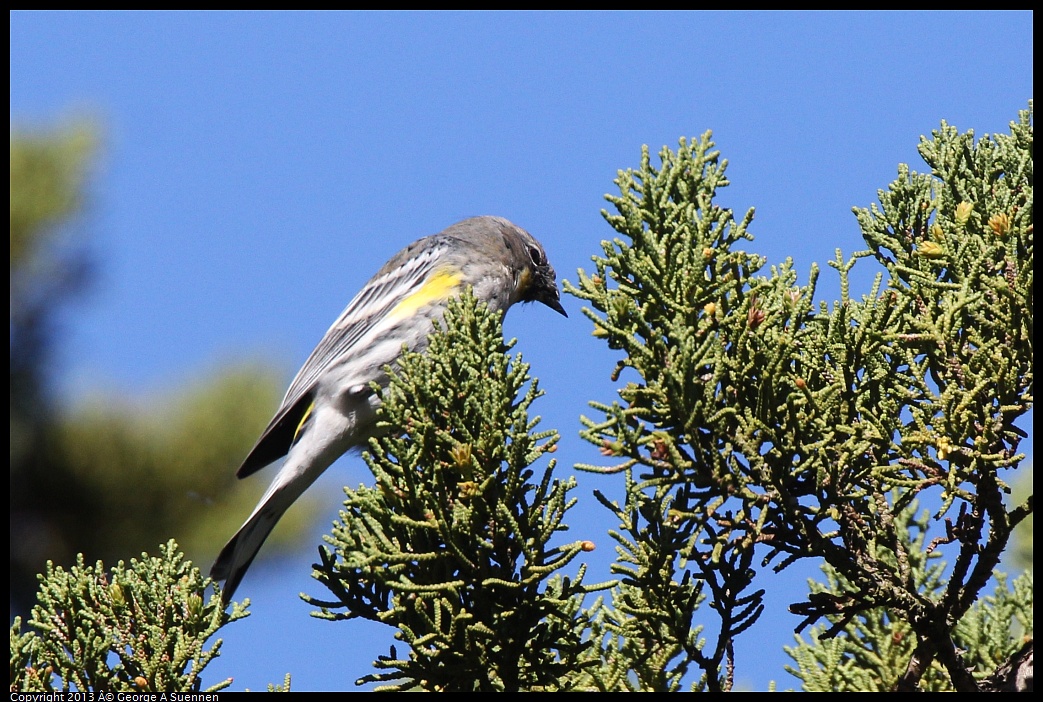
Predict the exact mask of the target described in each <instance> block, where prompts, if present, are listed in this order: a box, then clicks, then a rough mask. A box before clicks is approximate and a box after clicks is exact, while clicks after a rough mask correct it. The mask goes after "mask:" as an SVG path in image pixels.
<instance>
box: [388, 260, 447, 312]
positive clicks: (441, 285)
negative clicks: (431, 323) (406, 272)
mask: <svg viewBox="0 0 1043 702" xmlns="http://www.w3.org/2000/svg"><path fill="white" fill-rule="evenodd" d="M459 285H460V276H459V275H457V274H456V273H449V272H447V271H439V272H437V273H435V274H434V275H433V276H431V277H430V278H429V279H428V281H427V282H426V283H424V284H423V285H422V286H420V289H419V290H417V291H416V292H415V293H413V294H412V295H410V296H409V297H407V298H405V299H404V300H402V302H400V303H398V304H397V305H395V309H393V310H391V316H392V317H409V316H410V315H412V314H414V313H415V312H416V311H417V310H419V309H420V308H421V307H423V306H424V305H426V304H429V303H431V302H441V301H442V300H445V299H446V298H447V297H449V296H450V295H452V294H453V292H455V291H456V289H457V287H458V286H459Z"/></svg>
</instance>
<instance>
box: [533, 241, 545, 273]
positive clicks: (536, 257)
mask: <svg viewBox="0 0 1043 702" xmlns="http://www.w3.org/2000/svg"><path fill="white" fill-rule="evenodd" d="M529 258H531V259H532V265H534V266H536V267H537V268H538V267H540V266H545V265H546V264H547V259H546V257H545V256H544V255H543V251H541V250H540V248H539V247H538V246H530V247H529Z"/></svg>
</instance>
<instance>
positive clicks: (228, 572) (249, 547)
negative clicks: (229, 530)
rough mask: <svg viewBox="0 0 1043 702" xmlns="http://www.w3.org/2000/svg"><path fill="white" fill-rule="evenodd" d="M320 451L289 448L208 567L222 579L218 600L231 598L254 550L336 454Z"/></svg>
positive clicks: (258, 549)
mask: <svg viewBox="0 0 1043 702" xmlns="http://www.w3.org/2000/svg"><path fill="white" fill-rule="evenodd" d="M322 454H324V455H320V456H315V455H310V456H308V455H302V452H296V451H293V450H291V452H290V455H289V456H288V457H287V459H286V462H285V463H284V464H283V466H282V468H280V470H279V473H278V475H276V476H275V480H274V481H272V484H271V485H270V486H269V487H268V490H267V491H266V492H265V493H264V496H263V497H261V500H260V502H258V503H257V507H255V508H254V511H253V514H251V515H250V516H249V517H248V518H247V520H246V522H245V523H244V524H243V525H242V526H241V527H239V531H237V532H236V533H235V536H233V537H232V538H231V539H230V540H229V541H228V543H227V544H225V547H224V548H223V549H221V553H220V554H218V556H217V560H216V561H214V565H213V567H212V568H211V569H210V577H211V578H213V579H214V580H224V581H225V584H224V587H223V588H222V589H221V599H222V601H223V602H224V603H225V604H228V602H229V601H230V600H231V599H232V595H234V594H235V590H236V588H238V587H239V583H240V582H242V580H243V576H244V575H246V571H247V569H249V568H250V564H251V563H253V561H254V558H255V557H256V556H257V552H258V551H260V550H261V546H262V545H264V541H265V539H267V538H268V535H269V534H270V533H272V529H274V528H275V525H276V524H277V523H278V522H279V520H280V519H281V518H282V515H283V514H285V513H286V510H287V509H289V508H290V505H292V504H293V503H294V502H295V501H296V500H297V498H298V497H300V496H301V495H302V494H303V493H304V491H305V490H307V489H308V488H309V487H311V484H312V483H314V482H315V479H316V478H318V477H319V476H320V475H321V474H322V472H323V471H324V470H326V468H327V467H328V466H329V465H330V463H332V462H333V459H335V458H336V456H337V455H339V454H337V453H335V452H333V451H324V452H322ZM305 459H306V460H305Z"/></svg>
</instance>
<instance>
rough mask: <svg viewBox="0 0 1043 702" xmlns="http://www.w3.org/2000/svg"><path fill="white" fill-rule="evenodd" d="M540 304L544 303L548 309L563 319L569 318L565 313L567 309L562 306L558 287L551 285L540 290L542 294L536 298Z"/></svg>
mask: <svg viewBox="0 0 1043 702" xmlns="http://www.w3.org/2000/svg"><path fill="white" fill-rule="evenodd" d="M536 300H537V301H538V302H542V303H543V304H545V305H546V306H547V307H550V308H551V309H552V310H554V311H555V312H557V313H558V314H560V315H561V316H562V317H568V314H566V313H565V308H564V307H562V306H561V299H560V298H559V297H558V286H557V285H554V284H551V286H550V287H549V288H544V289H542V290H540V294H539V295H537V296H536Z"/></svg>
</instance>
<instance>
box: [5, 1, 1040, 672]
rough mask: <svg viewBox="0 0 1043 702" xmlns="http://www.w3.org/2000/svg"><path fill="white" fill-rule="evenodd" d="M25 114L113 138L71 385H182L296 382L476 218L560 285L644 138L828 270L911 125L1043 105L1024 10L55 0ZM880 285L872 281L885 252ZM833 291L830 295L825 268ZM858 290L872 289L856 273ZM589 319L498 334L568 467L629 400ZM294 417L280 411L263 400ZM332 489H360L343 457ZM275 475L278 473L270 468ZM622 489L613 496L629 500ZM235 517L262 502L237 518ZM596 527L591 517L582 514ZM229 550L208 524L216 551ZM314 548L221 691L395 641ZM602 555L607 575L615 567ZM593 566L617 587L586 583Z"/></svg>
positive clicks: (22, 77) (268, 608) (574, 316)
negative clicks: (699, 171)
mask: <svg viewBox="0 0 1043 702" xmlns="http://www.w3.org/2000/svg"><path fill="white" fill-rule="evenodd" d="M10 20H11V30H10V34H11V123H12V125H13V126H14V125H19V126H25V125H52V124H59V123H62V122H63V121H65V120H68V119H70V118H74V117H77V116H88V117H91V118H93V119H95V120H96V121H97V122H98V124H99V125H100V126H101V128H102V133H103V139H104V140H103V149H102V152H101V159H100V162H99V165H98V169H97V173H96V178H95V179H94V182H93V188H92V200H91V208H90V212H89V216H88V226H89V228H90V233H91V235H92V237H94V239H95V240H96V245H95V251H96V252H97V253H98V260H99V261H100V263H101V268H100V271H99V279H98V282H97V284H96V285H95V287H94V289H93V290H92V292H91V293H90V295H89V296H88V297H87V298H86V299H85V300H84V301H83V302H82V304H81V305H80V306H78V307H77V308H76V314H75V315H74V316H70V317H69V318H68V319H67V321H66V333H67V336H66V339H65V352H64V354H63V356H62V358H61V365H60V367H59V371H60V378H61V383H62V387H63V388H64V390H65V391H66V392H67V393H69V394H70V395H72V396H78V395H81V394H83V393H87V392H91V391H96V390H101V391H104V392H122V393H128V394H131V395H135V396H145V395H147V394H148V393H151V392H155V391H158V390H161V389H166V388H176V387H178V386H180V385H181V384H183V383H186V382H188V381H190V380H191V379H193V378H195V377H198V376H199V375H200V374H201V373H202V372H203V371H205V370H207V369H209V368H212V367H213V366H215V365H216V364H218V363H220V362H222V361H227V360H229V359H235V358H256V357H262V358H265V359H269V360H271V361H272V362H273V363H276V364H278V365H279V367H282V368H284V369H285V373H286V377H287V380H289V378H290V377H291V376H292V375H293V372H294V371H295V370H296V368H297V366H298V365H299V364H300V363H301V362H303V360H304V359H305V358H306V357H307V355H308V353H309V352H310V350H311V349H312V347H313V346H314V344H315V343H316V342H317V341H318V339H319V338H320V337H321V335H322V333H323V332H324V331H325V330H326V328H327V327H328V326H329V324H330V322H331V321H332V320H333V319H334V318H335V317H336V315H337V314H338V313H339V312H340V310H341V309H342V308H343V306H344V305H345V304H346V302H347V301H348V300H349V299H350V298H351V296H352V295H353V294H354V293H355V292H356V291H357V290H358V289H359V288H360V287H361V286H362V284H363V283H364V282H365V281H366V280H367V279H368V278H369V276H370V275H371V274H372V273H373V272H375V271H376V270H377V268H379V267H380V265H381V264H382V263H383V262H384V261H385V260H386V259H388V258H389V257H390V256H391V255H393V254H394V253H395V252H396V251H397V250H398V249H400V248H401V247H402V246H404V245H406V244H407V243H409V242H410V241H412V240H414V239H416V238H418V237H420V236H423V235H426V234H431V233H434V232H437V231H439V230H441V229H443V228H445V227H446V226H448V225H449V224H452V223H453V222H455V221H458V220H460V219H463V218H464V217H468V216H471V215H476V214H496V215H502V216H505V217H507V218H509V219H511V220H512V221H514V222H516V223H517V224H519V225H520V226H522V227H524V228H526V229H527V230H529V231H530V232H531V233H532V234H533V235H534V236H536V237H537V238H538V239H540V240H541V241H542V242H543V244H544V246H545V248H546V249H547V253H548V255H549V257H550V259H551V262H552V263H553V264H554V266H555V267H556V269H557V271H558V275H559V279H561V278H566V279H569V280H571V281H575V280H576V269H577V268H581V267H582V268H586V269H589V268H590V256H591V255H593V254H595V253H597V252H598V251H599V242H600V241H601V240H602V239H603V238H610V237H612V236H613V231H612V230H611V229H610V228H609V227H608V225H607V224H605V222H604V221H603V219H602V217H601V215H600V211H601V209H602V208H603V207H605V206H606V203H605V202H604V200H603V195H604V194H605V193H611V192H615V188H614V185H613V183H612V180H613V178H614V177H615V174H616V171H617V170H618V169H623V168H629V167H636V166H637V165H638V162H639V158H640V150H641V146H642V145H643V144H648V145H649V146H650V147H651V148H652V149H653V150H656V151H657V150H658V149H659V148H660V147H662V146H663V145H668V146H671V147H675V146H676V145H677V141H678V138H679V137H682V136H688V137H693V136H698V135H699V134H701V133H702V132H704V131H706V130H708V129H712V130H713V132H714V137H715V140H716V141H717V144H718V147H719V148H720V149H721V150H722V152H723V154H724V156H725V157H726V158H727V159H728V160H729V162H730V164H731V165H730V169H729V175H730V177H731V180H732V183H733V185H732V186H731V187H729V188H727V189H726V190H725V191H723V193H722V194H721V198H720V204H722V205H724V206H727V207H732V208H734V209H735V210H737V211H739V212H744V211H745V210H746V209H747V208H749V207H756V210H757V216H756V219H755V220H754V224H753V226H752V228H751V231H752V232H753V234H754V235H755V236H756V237H757V238H756V240H755V241H754V242H753V243H752V244H751V246H750V248H751V249H752V250H754V251H757V252H758V253H761V254H763V255H765V256H767V257H768V260H769V262H780V261H782V260H783V259H785V258H786V257H787V256H791V257H793V258H794V260H795V261H796V264H797V270H798V271H799V272H800V275H801V280H802V281H804V280H806V278H807V271H808V268H809V266H810V264H811V263H812V262H813V261H818V262H820V263H821V264H823V267H824V264H825V262H826V261H827V260H829V259H832V258H833V257H834V250H835V249H836V248H837V247H840V248H842V249H843V250H844V251H845V252H846V253H850V252H853V251H855V250H858V249H859V248H860V246H861V240H860V238H859V234H858V228H857V226H856V223H855V219H854V216H853V215H852V214H851V208H852V207H853V206H868V205H869V204H870V203H871V202H873V201H874V200H875V198H876V192H877V190H878V189H880V188H885V187H886V186H887V184H888V183H889V182H890V181H891V180H893V178H894V177H895V174H896V167H897V164H898V163H899V162H905V163H910V164H912V166H913V168H914V169H921V170H922V168H923V164H922V162H920V161H919V158H918V156H917V154H916V145H917V142H918V139H919V137H920V135H922V134H928V133H929V132H930V130H932V129H934V128H936V127H937V126H938V124H939V122H940V121H941V120H942V119H944V120H946V121H948V122H949V123H951V124H953V125H955V126H957V127H958V128H960V129H961V130H967V129H973V130H974V131H975V133H976V134H978V135H981V134H983V133H986V132H1000V131H1007V129H1008V123H1009V122H1010V121H1011V120H1013V119H1015V118H1016V115H1017V111H1018V110H1019V109H1024V108H1025V107H1026V106H1027V102H1028V100H1029V99H1030V98H1031V97H1032V68H1031V67H1032V54H1033V52H1032V39H1033V36H1032V13H1030V12H976V13H919V12H904V13H868V14H866V13H853V12H852V13H745V12H689V13H658V12H655V13H652V12H650V13H644V12H631V13H621V12H616V13H543V12H541V13H517V12H506V13H496V12H484V13H456V12H447V13H406V12H394V13H376V12H372V13H311V12H306V13H166V12H151V13H56V12H46V13H45V12H13V13H11V15H10ZM866 270H867V274H866V276H865V277H864V278H862V279H861V280H859V279H856V282H857V283H860V284H861V285H862V289H863V290H864V289H867V287H868V278H869V275H870V273H869V272H868V271H871V269H869V268H868V267H867V268H866ZM822 280H823V283H822V284H821V285H820V295H822V296H823V297H824V298H825V299H827V300H830V301H831V300H832V299H833V298H834V297H835V296H836V295H837V286H836V284H835V277H833V276H832V275H831V273H829V272H827V273H825V274H824V275H823V276H822ZM858 292H861V290H859V291H858ZM562 302H563V304H564V306H565V308H566V309H567V310H568V312H569V318H568V319H565V318H563V317H560V316H558V315H556V314H554V313H553V312H551V311H550V310H548V309H546V308H543V307H542V306H536V305H532V306H527V307H523V308H516V309H515V310H512V311H511V313H510V314H509V315H508V316H507V320H506V329H505V333H506V335H507V336H515V337H517V338H518V340H519V341H518V345H517V347H516V349H517V350H518V351H520V352H521V353H522V354H523V356H524V358H525V360H526V361H527V362H529V363H530V364H531V365H532V373H533V374H534V375H536V376H538V377H539V379H540V383H541V386H542V387H543V388H544V390H545V391H546V392H547V397H545V398H543V399H541V400H540V401H538V403H537V405H536V408H535V409H536V411H538V412H540V413H541V414H542V416H543V424H542V426H543V427H545V428H556V429H558V430H559V431H560V432H561V433H562V437H563V439H562V444H561V447H560V449H559V451H558V453H557V454H556V457H557V459H558V461H559V468H558V470H559V471H561V472H562V473H565V472H568V471H571V466H572V464H574V463H577V462H588V463H590V462H597V460H598V458H599V456H598V455H597V452H596V451H595V450H594V448H593V447H590V446H589V445H587V444H585V443H584V442H582V441H581V440H580V439H579V438H578V436H577V434H576V432H577V430H578V428H579V421H578V416H579V415H580V414H583V413H584V412H586V411H587V410H586V403H587V401H588V400H592V399H599V400H603V401H611V400H612V399H613V397H614V387H613V384H612V383H611V382H610V380H609V378H608V376H609V373H610V372H611V370H612V367H613V365H614V363H615V356H613V355H612V353H611V352H610V351H608V350H607V349H606V348H605V347H604V346H603V345H602V344H601V343H600V342H598V341H597V340H595V339H593V338H592V337H591V335H590V331H591V324H590V322H589V321H588V320H587V319H586V318H585V317H584V316H583V315H582V314H581V313H580V304H579V301H578V300H576V299H575V298H571V297H568V296H566V297H564V298H563V301H562ZM273 409H274V408H273ZM330 472H331V473H334V474H335V475H330V476H327V479H324V480H323V481H322V482H320V483H319V484H318V485H317V486H316V487H315V488H313V489H314V490H320V491H326V492H328V493H329V512H328V515H323V516H322V517H321V518H320V519H319V520H318V521H319V522H320V523H319V526H318V527H317V531H316V537H315V540H314V543H318V541H319V534H320V533H322V531H324V529H325V526H326V525H327V524H328V522H329V521H330V520H331V519H333V518H334V517H335V514H336V511H335V510H336V505H337V504H338V503H339V499H338V497H339V490H338V485H340V484H343V483H344V482H349V483H353V484H354V483H357V482H359V481H363V480H365V477H366V476H365V473H366V469H365V467H364V465H363V464H362V462H361V461H360V460H359V459H358V458H348V459H345V460H343V461H341V462H340V463H339V464H338V465H337V466H336V467H335V468H334V469H333V470H332V471H330ZM270 474H271V471H268V472H266V473H264V474H262V476H261V477H260V478H255V480H259V481H260V482H263V481H265V480H267V479H268V478H269V477H270ZM578 477H579V481H580V487H579V489H578V491H577V493H576V494H577V495H579V496H580V498H581V507H580V508H579V511H578V512H577V513H576V514H577V516H576V517H573V519H572V520H571V522H572V523H573V524H574V525H582V528H580V527H575V526H574V528H573V535H574V536H575V538H590V539H591V540H593V541H595V542H596V543H597V544H598V546H599V551H600V554H601V555H600V556H599V557H603V561H601V562H600V563H603V562H605V561H607V559H609V558H610V557H611V544H610V542H609V541H608V538H607V536H605V535H604V531H605V530H606V529H608V528H612V527H613V526H614V525H613V524H612V520H611V519H607V517H606V515H605V514H604V513H603V512H602V511H600V508H599V507H597V506H596V505H595V504H594V501H593V499H592V498H591V497H590V493H591V491H592V490H593V489H600V490H602V491H605V492H609V493H611V492H612V491H613V490H617V489H618V488H619V487H620V482H621V481H619V480H617V479H611V478H602V477H596V476H591V475H589V474H580V475H579V476H578ZM617 494H618V493H617ZM244 516H245V515H244ZM588 530H590V531H589V532H588ZM218 547H219V545H218V544H215V551H216V549H217V548H218ZM313 560H314V550H313V549H305V550H304V551H303V552H302V553H300V554H296V555H292V556H289V557H287V558H285V559H281V560H279V561H277V562H267V563H265V562H259V564H258V565H257V566H255V568H254V571H251V574H250V575H249V576H248V577H247V580H246V581H245V582H244V584H243V587H242V589H241V591H240V595H248V596H249V597H251V599H252V600H253V602H254V605H253V607H252V610H253V612H254V614H253V615H252V616H251V617H250V618H249V619H248V620H246V621H244V622H241V623H238V624H236V625H234V626H232V627H229V628H228V629H227V631H226V632H225V636H224V639H225V644H224V648H223V654H222V657H221V658H220V659H219V660H218V661H217V662H216V663H214V664H213V665H212V666H211V668H209V669H208V672H209V676H208V678H207V680H208V681H216V680H217V679H218V678H219V677H224V676H234V677H235V678H236V680H235V684H234V686H233V689H243V687H250V688H252V689H258V688H260V689H263V688H264V686H265V685H266V684H267V683H268V682H277V681H281V679H282V676H283V674H284V673H285V672H291V673H292V674H293V676H294V688H295V689H298V690H324V689H354V684H353V683H354V681H355V679H357V678H358V677H360V676H362V675H364V674H366V673H368V672H370V671H371V668H370V666H369V661H371V660H373V658H374V657H375V656H376V655H378V654H381V653H385V652H386V651H387V647H388V645H390V644H391V643H392V641H391V638H390V636H389V635H388V632H387V631H384V630H383V629H381V628H380V627H373V626H368V625H366V624H364V623H358V622H352V623H347V624H344V623H342V624H329V623H325V622H318V621H315V620H312V619H310V618H309V617H308V608H307V607H306V606H305V605H304V604H303V603H301V602H300V601H299V600H297V598H296V594H297V593H298V592H301V591H308V592H311V593H313V594H321V591H320V589H319V588H318V586H317V584H313V582H312V581H311V579H310V577H309V573H310V563H311V562H312V561H313ZM814 574H815V571H814V569H813V568H809V569H805V570H803V571H800V570H798V569H797V568H793V569H791V570H789V571H786V572H785V573H783V574H782V575H774V574H770V573H768V574H765V575H764V576H762V577H763V580H764V582H763V583H762V586H763V587H767V588H768V589H769V599H768V610H767V612H766V613H765V615H764V616H763V617H762V619H761V620H760V622H759V623H758V624H757V625H756V627H755V629H754V630H753V631H752V632H750V633H749V634H747V635H746V636H745V637H743V638H741V639H740V641H739V644H740V646H739V650H738V656H739V658H738V662H737V673H738V679H739V681H740V683H742V684H745V685H746V686H747V687H749V688H752V689H766V686H767V684H768V681H770V680H776V681H779V683H780V687H789V686H792V685H794V684H795V681H794V680H793V679H792V678H790V677H789V676H788V675H786V673H785V672H784V671H783V669H782V666H783V665H784V664H786V663H788V662H789V659H788V658H786V657H785V655H784V654H783V652H782V646H783V645H788V644H790V643H792V640H793V639H792V631H793V628H794V627H795V626H796V625H797V623H798V620H797V618H796V617H795V616H793V615H790V614H788V613H787V611H786V606H787V605H788V604H789V603H790V602H794V601H796V600H797V599H799V597H800V592H801V586H802V585H803V582H804V580H805V578H807V577H809V576H811V575H814ZM605 575H606V573H605V572H602V573H600V574H599V577H603V576H605ZM595 579H598V578H595Z"/></svg>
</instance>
